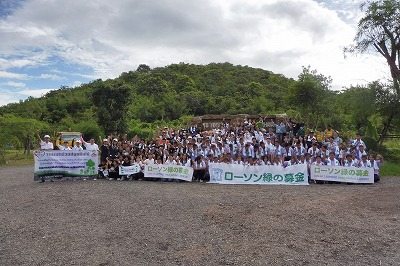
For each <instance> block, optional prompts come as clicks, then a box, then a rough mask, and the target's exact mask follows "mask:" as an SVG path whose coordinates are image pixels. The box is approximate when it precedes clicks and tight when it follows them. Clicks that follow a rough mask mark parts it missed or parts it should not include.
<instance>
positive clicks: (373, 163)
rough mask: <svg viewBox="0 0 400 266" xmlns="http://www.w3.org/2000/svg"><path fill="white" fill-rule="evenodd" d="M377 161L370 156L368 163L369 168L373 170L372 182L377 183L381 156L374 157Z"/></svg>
mask: <svg viewBox="0 0 400 266" xmlns="http://www.w3.org/2000/svg"><path fill="white" fill-rule="evenodd" d="M376 159H377V160H375V156H374V155H373V154H371V155H370V156H369V162H370V164H371V166H372V167H373V168H374V182H379V180H380V177H379V167H380V166H381V163H382V162H383V158H382V156H381V155H378V156H377V157H376Z"/></svg>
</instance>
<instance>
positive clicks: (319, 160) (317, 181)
mask: <svg viewBox="0 0 400 266" xmlns="http://www.w3.org/2000/svg"><path fill="white" fill-rule="evenodd" d="M311 165H317V166H320V165H324V163H323V162H322V158H321V155H319V154H318V155H317V156H316V157H315V161H314V162H312V163H311ZM315 183H317V184H324V183H325V181H323V180H315Z"/></svg>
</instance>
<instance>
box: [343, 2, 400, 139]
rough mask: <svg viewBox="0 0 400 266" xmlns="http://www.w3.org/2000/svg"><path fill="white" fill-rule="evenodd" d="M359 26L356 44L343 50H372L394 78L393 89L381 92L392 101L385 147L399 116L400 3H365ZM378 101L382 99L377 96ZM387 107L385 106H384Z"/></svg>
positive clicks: (356, 51) (387, 109) (388, 112)
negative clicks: (388, 133)
mask: <svg viewBox="0 0 400 266" xmlns="http://www.w3.org/2000/svg"><path fill="white" fill-rule="evenodd" d="M361 10H362V11H364V17H362V18H361V19H360V21H359V23H358V30H357V33H356V36H355V38H354V43H353V44H352V45H350V46H349V47H346V48H345V49H344V52H345V54H348V53H365V52H368V51H370V50H372V51H374V52H377V53H379V54H380V55H381V56H382V57H383V58H385V60H386V62H387V64H388V67H389V70H390V75H391V78H392V86H384V87H385V89H384V90H381V91H380V94H381V95H383V94H384V95H386V96H384V97H386V98H387V97H392V98H393V100H392V101H390V102H389V103H388V104H389V106H388V108H385V109H386V110H385V119H384V127H383V129H382V134H381V138H380V144H382V142H383V140H384V138H385V136H386V134H387V132H388V130H389V129H390V127H391V126H392V123H393V121H394V120H393V119H395V118H396V117H397V116H398V115H399V114H400V98H399V97H400V24H399V21H400V2H399V1H398V0H379V1H366V2H364V4H363V5H361ZM378 97H379V95H378ZM381 103H384V102H381Z"/></svg>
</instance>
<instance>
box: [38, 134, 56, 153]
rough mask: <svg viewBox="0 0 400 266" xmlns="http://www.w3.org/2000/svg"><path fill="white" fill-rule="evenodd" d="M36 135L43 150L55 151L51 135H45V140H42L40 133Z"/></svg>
mask: <svg viewBox="0 0 400 266" xmlns="http://www.w3.org/2000/svg"><path fill="white" fill-rule="evenodd" d="M36 135H37V136H38V138H39V145H40V149H41V150H53V149H54V145H53V142H51V141H50V136H49V135H44V140H42V139H41V138H40V135H39V132H36Z"/></svg>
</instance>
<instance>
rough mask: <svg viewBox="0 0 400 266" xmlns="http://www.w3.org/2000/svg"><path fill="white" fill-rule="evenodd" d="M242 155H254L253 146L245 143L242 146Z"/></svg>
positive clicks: (245, 156)
mask: <svg viewBox="0 0 400 266" xmlns="http://www.w3.org/2000/svg"><path fill="white" fill-rule="evenodd" d="M242 155H243V158H252V157H254V150H253V146H252V145H250V144H249V143H246V145H245V146H244V148H243V150H242Z"/></svg>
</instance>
